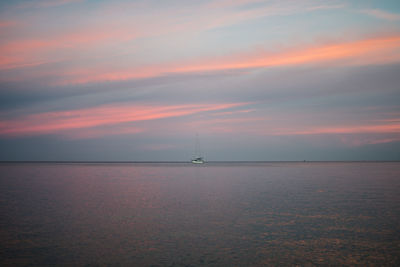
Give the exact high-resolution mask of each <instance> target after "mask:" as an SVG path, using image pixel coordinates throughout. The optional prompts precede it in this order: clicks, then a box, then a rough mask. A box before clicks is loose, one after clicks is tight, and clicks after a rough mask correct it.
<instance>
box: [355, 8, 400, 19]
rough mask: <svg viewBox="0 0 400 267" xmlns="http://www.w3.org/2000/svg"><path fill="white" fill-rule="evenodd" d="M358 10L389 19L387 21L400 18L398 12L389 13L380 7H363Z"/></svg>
mask: <svg viewBox="0 0 400 267" xmlns="http://www.w3.org/2000/svg"><path fill="white" fill-rule="evenodd" d="M360 12H361V13H364V14H367V15H369V16H372V17H375V18H378V19H383V20H389V21H397V20H400V14H397V13H390V12H387V11H384V10H381V9H363V10H361V11H360Z"/></svg>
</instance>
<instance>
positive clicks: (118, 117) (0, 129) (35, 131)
mask: <svg viewBox="0 0 400 267" xmlns="http://www.w3.org/2000/svg"><path fill="white" fill-rule="evenodd" d="M240 105H244V103H228V104H197V105H175V106H149V105H126V104H125V105H120V106H115V105H113V106H101V107H95V108H88V109H80V110H69V111H56V112H45V113H39V114H32V115H27V116H24V117H20V118H17V119H14V120H6V121H0V135H5V136H23V135H40V134H51V133H59V132H61V133H62V132H66V131H70V130H74V129H82V128H93V127H99V126H105V125H113V124H119V123H126V122H137V121H146V120H155V119H162V118H169V117H178V116H185V115H191V114H194V113H199V112H205V111H218V110H224V109H228V108H232V107H237V106H240ZM120 129H121V131H122V132H128V133H129V132H130V131H132V128H129V127H125V128H123V127H122V128H120ZM133 131H134V132H137V131H139V130H138V129H136V128H135V129H133ZM106 132H107V130H104V129H94V130H90V131H89V132H88V133H87V135H88V136H90V135H93V136H95V135H102V134H103V133H106ZM108 132H109V131H108ZM111 132H114V133H116V132H115V131H113V130H112V131H111ZM84 135H85V133H84ZM78 136H79V134H78Z"/></svg>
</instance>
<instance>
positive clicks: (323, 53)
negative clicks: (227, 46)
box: [59, 35, 400, 84]
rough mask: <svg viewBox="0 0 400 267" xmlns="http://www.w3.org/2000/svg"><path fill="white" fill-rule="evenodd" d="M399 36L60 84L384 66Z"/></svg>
mask: <svg viewBox="0 0 400 267" xmlns="http://www.w3.org/2000/svg"><path fill="white" fill-rule="evenodd" d="M399 52H400V35H392V36H385V37H376V38H370V39H364V40H359V41H353V42H342V43H335V44H322V45H319V46H309V47H303V48H293V49H287V50H284V51H278V52H275V53H272V52H264V51H260V50H259V49H258V50H256V51H250V52H247V53H241V54H234V55H229V56H224V57H219V58H213V59H208V60H192V61H191V62H179V63H178V62H177V63H173V62H171V63H169V64H159V65H152V66H143V67H137V68H133V69H124V70H120V71H114V70H108V69H105V68H99V67H98V68H97V69H81V70H76V69H75V70H73V71H71V72H69V73H68V72H66V74H67V75H66V77H68V78H66V77H65V78H64V79H63V80H62V81H60V82H59V83H60V84H80V83H90V82H105V81H121V80H130V79H143V78H152V77H159V76H164V75H168V74H187V73H196V72H197V73H203V72H214V71H229V70H239V69H255V68H273V67H281V66H295V65H306V64H317V63H318V64H322V63H329V62H337V61H341V62H344V63H346V64H350V65H351V64H360V65H370V64H384V63H391V62H398V61H400V53H399Z"/></svg>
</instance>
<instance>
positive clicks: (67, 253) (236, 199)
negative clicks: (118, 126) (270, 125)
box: [0, 162, 400, 266]
mask: <svg viewBox="0 0 400 267" xmlns="http://www.w3.org/2000/svg"><path fill="white" fill-rule="evenodd" d="M11 265H13V266H14V265H17V266H18V265H19V266H28V265H29V266H46V265H58V266H263V265H279V266H292V265H302V266H312V265H352V266H353V265H360V266H365V265H376V266H396V265H397V266H400V163H390V162H387V163H361V162H358V163H357V162H353V163H335V162H331V163H309V162H306V163H241V164H234V163H229V164H228V163H226V164H222V163H209V164H204V165H201V166H197V165H191V164H185V163H171V164H161V163H159V164H150V163H149V164H137V163H136V164H130V163H124V164H115V163H113V164H54V163H52V164H50V163H49V164H37V163H35V164H32V163H29V164H28V163H26V164H6V163H2V164H0V266H11Z"/></svg>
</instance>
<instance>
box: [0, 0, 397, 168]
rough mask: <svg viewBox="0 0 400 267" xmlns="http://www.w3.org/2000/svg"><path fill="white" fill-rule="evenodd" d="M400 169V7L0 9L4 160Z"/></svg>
mask: <svg viewBox="0 0 400 267" xmlns="http://www.w3.org/2000/svg"><path fill="white" fill-rule="evenodd" d="M196 135H198V136H199V142H200V151H201V156H204V158H205V160H206V161H255V160H257V161H297V160H300V161H302V160H310V161H311V160H321V161H325V160H400V2H399V1H398V0H393V1H386V0H385V1H381V0H376V1H375V0H359V1H357V0H352V1H350V0H331V1H325V0H318V1H313V0H279V1H278V0H202V1H199V0H191V1H187V0H165V1H156V0H147V1H144V0H143V1H141V0H137V1H124V0H120V1H99V0H96V1H95V0H35V1H2V2H0V160H2V161H19V160H21V161H189V160H190V159H191V158H193V157H194V156H197V155H194V151H195V136H196Z"/></svg>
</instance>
